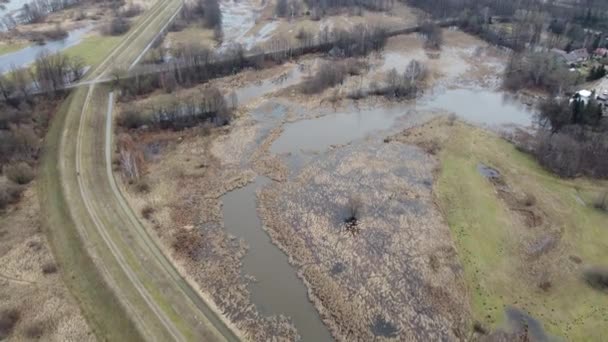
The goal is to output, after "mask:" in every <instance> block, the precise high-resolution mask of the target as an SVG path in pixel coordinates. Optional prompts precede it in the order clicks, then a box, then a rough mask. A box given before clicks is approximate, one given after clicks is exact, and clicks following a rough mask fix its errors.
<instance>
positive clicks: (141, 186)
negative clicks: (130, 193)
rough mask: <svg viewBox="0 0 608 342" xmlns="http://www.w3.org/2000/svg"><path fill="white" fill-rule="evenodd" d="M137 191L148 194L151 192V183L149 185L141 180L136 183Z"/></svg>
mask: <svg viewBox="0 0 608 342" xmlns="http://www.w3.org/2000/svg"><path fill="white" fill-rule="evenodd" d="M135 191H137V192H139V193H148V192H150V183H148V181H146V180H145V179H143V178H142V179H139V180H138V181H137V182H136V183H135Z"/></svg>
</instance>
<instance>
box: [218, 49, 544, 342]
mask: <svg viewBox="0 0 608 342" xmlns="http://www.w3.org/2000/svg"><path fill="white" fill-rule="evenodd" d="M390 58H393V59H394V60H395V61H396V62H395V63H397V61H399V60H398V58H397V56H393V57H390ZM399 62H400V63H402V62H403V61H399ZM395 63H391V64H395ZM403 65H406V64H405V63H404V64H403ZM460 69H462V68H459V70H460ZM300 77H301V75H299V74H295V75H291V76H288V77H287V81H286V82H287V83H289V82H292V81H293V82H294V83H295V82H296V81H295V80H297V79H299V78H300ZM276 87H278V85H277V84H276V83H273V82H269V81H264V82H262V83H260V84H257V85H252V86H250V87H246V88H243V89H241V90H239V91H237V94H238V97H239V101H240V102H241V103H247V102H249V101H250V100H252V99H255V98H259V97H260V96H262V95H264V94H267V93H269V92H270V91H272V90H276V89H273V88H276ZM267 104H268V102H267ZM345 108H346V109H341V110H338V111H334V110H332V109H330V108H326V109H321V110H318V112H317V113H304V112H302V111H301V108H299V107H297V106H296V105H293V104H290V103H285V102H283V103H281V104H280V105H279V104H276V103H275V104H274V105H267V106H264V105H263V106H260V107H259V108H258V110H255V111H253V112H252V117H253V118H254V119H255V120H256V121H257V122H258V123H259V126H260V132H262V135H265V134H266V133H267V132H268V131H269V130H270V128H273V127H276V125H278V124H280V122H281V120H283V118H284V115H285V113H286V112H287V111H292V112H293V111H296V112H299V114H298V115H297V117H307V119H302V120H299V121H294V122H290V123H286V124H283V132H282V134H281V135H280V136H279V137H278V138H277V139H276V140H275V141H274V143H273V144H272V146H271V148H270V152H271V153H272V154H277V155H280V156H282V158H283V160H284V161H286V162H287V164H288V166H289V168H290V171H291V173H292V175H294V174H297V172H299V170H301V168H302V167H303V166H304V165H306V164H307V163H309V162H310V161H311V160H313V159H315V158H322V156H323V153H325V152H326V151H328V149H330V148H332V146H339V145H344V144H349V143H354V144H356V143H358V142H361V141H362V140H363V139H366V138H369V137H371V138H372V139H375V142H376V143H378V142H380V141H381V139H382V138H383V137H384V136H387V135H389V134H391V133H395V132H397V131H400V130H402V129H404V128H406V127H408V126H412V125H414V124H417V123H421V122H423V121H425V120H428V119H430V118H432V117H433V116H435V115H445V114H447V113H455V114H456V115H458V116H459V117H460V118H462V119H464V120H466V121H469V122H472V123H474V124H478V125H485V126H493V127H500V126H503V125H517V126H525V127H528V126H531V125H532V124H533V113H532V112H531V111H530V110H529V108H527V107H526V106H524V105H521V104H519V103H518V102H517V100H516V99H511V98H509V97H506V96H504V95H503V94H502V93H500V92H497V91H492V90H487V89H479V88H469V89H448V88H445V87H438V88H437V89H436V90H435V91H430V92H428V93H426V94H425V95H424V96H423V97H422V98H421V99H419V100H418V101H411V102H403V103H396V104H390V105H386V106H384V107H375V108H364V109H359V108H357V106H355V105H350V106H346V107H345ZM315 115H316V117H314V116H315ZM310 117H313V118H310ZM261 138H262V137H260V139H257V140H256V141H257V143H259V142H260V140H261ZM270 182H271V181H270V180H268V179H266V178H262V177H258V178H257V179H256V181H255V182H254V183H252V184H250V185H249V186H247V187H245V188H242V189H239V190H235V191H233V192H230V193H228V194H226V195H225V196H224V197H223V214H224V223H225V226H226V229H227V230H228V231H229V232H230V233H231V234H233V235H235V236H237V237H239V238H242V239H244V240H245V241H246V242H247V244H248V245H249V251H248V253H247V255H246V256H245V258H244V260H243V272H244V273H245V274H249V275H252V276H254V277H255V278H256V279H257V282H255V283H252V284H250V286H249V289H250V291H251V294H252V301H253V303H254V304H255V305H256V307H257V308H258V309H259V310H260V311H261V313H263V314H264V315H269V316H270V315H278V314H284V315H287V316H289V317H291V318H292V321H293V323H294V325H295V326H296V328H297V330H298V332H299V333H300V334H301V335H302V337H303V341H326V340H331V337H330V335H329V333H328V331H327V328H326V327H325V326H324V325H323V323H322V322H321V320H320V319H319V315H318V313H317V311H316V310H315V308H314V307H313V306H312V304H311V303H310V302H309V300H308V298H307V295H306V293H307V292H306V288H305V286H304V285H303V283H302V281H301V280H300V279H298V278H297V277H296V270H295V269H293V268H292V267H291V266H290V265H289V263H288V257H287V256H286V255H285V254H283V253H282V252H281V251H280V250H279V249H278V248H277V247H276V246H275V245H273V244H272V242H271V241H270V239H269V237H268V235H267V234H266V232H265V231H264V230H263V229H262V227H261V224H260V220H259V218H258V215H257V210H256V194H255V193H256V191H257V190H259V189H261V188H262V187H263V186H265V185H266V184H268V183H270Z"/></svg>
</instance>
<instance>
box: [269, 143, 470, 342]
mask: <svg viewBox="0 0 608 342" xmlns="http://www.w3.org/2000/svg"><path fill="white" fill-rule="evenodd" d="M403 160H407V161H408V162H407V163H404V162H403ZM433 168H434V165H433V163H432V162H431V161H430V160H429V159H427V158H425V157H424V155H423V154H422V152H420V151H417V150H416V149H414V148H411V147H406V146H403V145H400V144H394V143H389V144H385V143H381V145H380V146H375V145H374V146H348V147H342V148H340V149H337V150H334V151H333V152H330V153H328V155H327V156H326V157H324V158H321V160H319V161H316V162H313V163H312V164H311V165H309V166H307V167H305V168H304V170H303V171H302V172H301V173H300V174H299V175H298V176H297V177H296V178H295V179H294V180H292V181H288V182H285V183H274V184H273V186H272V187H270V188H267V189H264V191H263V192H262V193H261V194H260V197H259V201H260V211H261V217H262V219H263V222H264V226H265V227H267V229H268V232H269V233H270V235H271V237H272V239H273V242H275V243H276V244H277V245H279V246H280V247H281V249H283V250H284V251H285V252H286V253H287V254H288V255H289V256H290V260H292V261H293V263H294V265H295V266H296V267H298V269H299V271H300V272H301V275H302V276H303V278H304V280H305V283H306V284H307V286H308V288H309V291H310V294H311V298H312V300H313V302H314V304H315V306H316V307H317V309H318V310H319V311H320V313H321V315H322V317H323V318H324V321H325V323H326V324H327V325H328V326H329V327H330V329H331V330H332V333H333V334H334V336H335V337H336V338H337V340H339V341H353V340H357V341H370V340H374V339H376V338H381V337H391V336H392V337H395V338H397V339H400V340H437V339H452V340H455V339H459V338H464V336H465V334H466V331H467V330H468V328H467V326H468V323H467V322H468V315H467V312H468V310H469V309H468V304H467V293H466V291H465V288H464V281H463V279H462V277H461V273H460V271H459V269H460V266H459V264H458V261H457V259H456V258H454V255H455V250H454V246H453V245H452V241H451V238H450V233H449V229H448V227H447V226H446V225H445V223H444V222H443V221H442V219H441V215H440V213H439V212H438V211H437V210H436V209H435V207H434V204H433V198H432V194H431V192H430V188H429V187H426V186H424V185H423V184H424V183H425V182H426V183H430V182H431V179H432V170H433ZM353 194H356V195H353ZM351 198H357V200H356V201H354V202H353V201H351V200H350V199H351ZM351 216H355V217H356V233H354V232H353V229H348V228H347V227H346V226H345V224H344V221H345V219H346V220H349V221H351V222H350V223H352V220H350V217H351ZM336 265H338V266H336ZM438 284H441V286H439V285H438ZM422 308H424V309H422Z"/></svg>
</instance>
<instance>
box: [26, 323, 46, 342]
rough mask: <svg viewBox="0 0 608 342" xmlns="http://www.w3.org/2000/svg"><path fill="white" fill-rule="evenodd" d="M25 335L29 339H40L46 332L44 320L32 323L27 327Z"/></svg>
mask: <svg viewBox="0 0 608 342" xmlns="http://www.w3.org/2000/svg"><path fill="white" fill-rule="evenodd" d="M24 333H25V337H27V338H29V339H40V338H41V337H42V335H43V334H44V328H43V325H42V322H36V323H32V324H30V325H29V326H28V327H27V328H25V331H24Z"/></svg>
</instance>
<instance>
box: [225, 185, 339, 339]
mask: <svg viewBox="0 0 608 342" xmlns="http://www.w3.org/2000/svg"><path fill="white" fill-rule="evenodd" d="M269 182H270V180H269V179H267V178H264V177H258V178H257V179H256V181H255V182H254V183H252V184H249V185H247V186H246V187H244V188H241V189H238V190H235V191H232V192H229V193H227V194H226V195H224V196H223V197H222V201H223V208H222V212H223V216H224V225H225V227H226V230H227V231H228V232H229V233H230V234H232V235H235V236H237V237H239V238H241V239H243V240H245V241H247V244H248V245H249V250H248V251H247V254H246V255H245V257H244V259H243V272H244V273H246V274H249V275H252V276H254V277H255V278H256V279H257V281H256V282H254V283H251V284H250V285H249V290H250V291H251V299H252V302H253V303H254V304H255V305H256V307H257V309H258V310H259V311H260V313H262V314H263V315H266V316H271V315H278V314H283V315H286V316H289V317H290V318H291V319H292V321H293V323H294V324H295V326H296V329H297V330H298V333H299V334H300V335H301V336H302V341H312V342H317V341H319V342H321V341H331V340H332V338H331V335H330V334H329V331H328V330H327V328H326V327H325V325H324V324H323V322H322V321H321V319H320V318H319V315H318V314H317V311H316V309H315V308H314V306H313V305H312V303H311V302H310V301H309V300H308V296H307V293H308V292H307V289H306V286H304V283H303V282H302V281H301V280H300V279H299V278H298V277H297V276H296V271H295V269H294V268H293V267H292V266H291V265H289V263H288V261H287V260H288V259H287V256H286V255H285V254H284V253H283V252H281V251H280V250H279V249H278V248H277V247H276V246H275V245H273V244H272V242H271V241H270V237H269V236H268V234H267V233H266V232H265V231H264V230H263V229H262V226H261V222H260V219H259V218H258V215H257V207H256V191H257V190H258V189H261V188H262V187H263V186H264V185H266V184H268V183H269Z"/></svg>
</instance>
